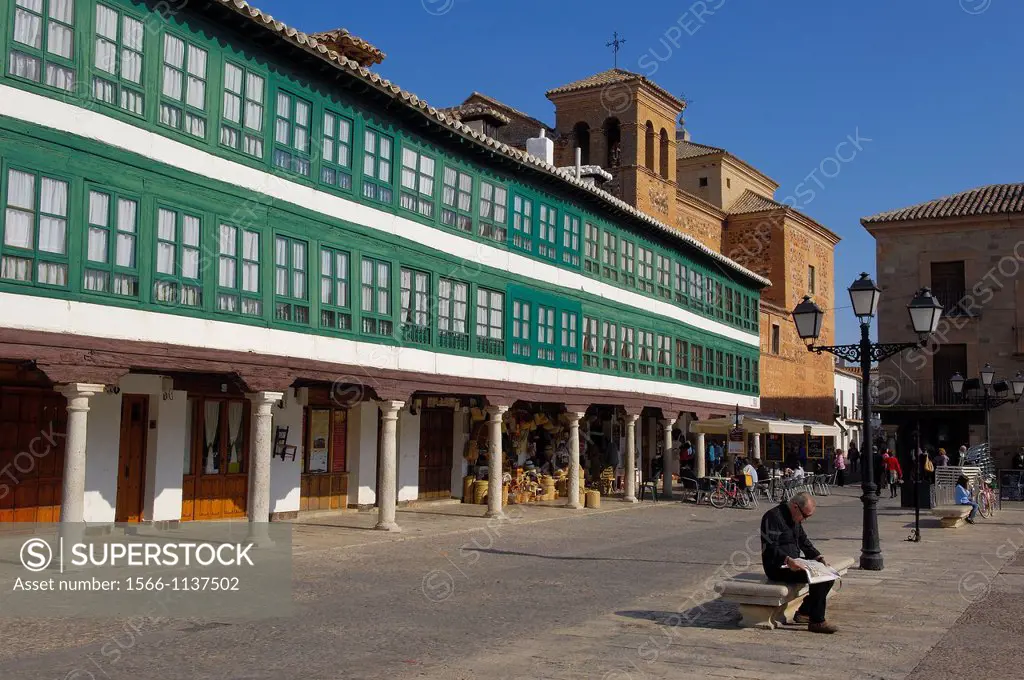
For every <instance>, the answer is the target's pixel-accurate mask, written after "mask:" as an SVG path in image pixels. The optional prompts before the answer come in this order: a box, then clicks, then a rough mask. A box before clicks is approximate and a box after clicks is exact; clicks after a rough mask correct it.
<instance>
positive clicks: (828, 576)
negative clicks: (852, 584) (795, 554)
mask: <svg viewBox="0 0 1024 680" xmlns="http://www.w3.org/2000/svg"><path fill="white" fill-rule="evenodd" d="M793 561H794V562H796V563H797V564H798V565H799V566H800V568H801V569H803V570H804V573H805V574H807V582H808V583H825V582H827V581H838V580H839V579H840V578H842V577H841V575H840V574H839V572H838V571H836V570H835V569H833V568H832V567H829V566H827V565H824V564H822V563H821V562H818V561H817V560H804V559H800V558H795V559H794V560H793ZM782 566H783V568H786V565H782Z"/></svg>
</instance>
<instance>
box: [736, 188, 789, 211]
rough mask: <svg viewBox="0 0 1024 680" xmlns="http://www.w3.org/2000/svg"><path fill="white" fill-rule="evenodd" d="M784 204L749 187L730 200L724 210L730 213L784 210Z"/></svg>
mask: <svg viewBox="0 0 1024 680" xmlns="http://www.w3.org/2000/svg"><path fill="white" fill-rule="evenodd" d="M785 209H786V206H785V205H783V204H782V203H779V202H778V201H773V200H772V199H770V198H766V197H764V196H762V195H761V194H758V193H755V192H753V191H751V190H750V189H747V190H745V191H744V192H743V193H742V194H741V195H740V197H739V198H737V199H736V200H735V201H733V202H732V205H730V206H729V209H728V210H727V211H726V212H728V213H729V214H730V215H738V214H741V213H755V212H767V211H769V210H785Z"/></svg>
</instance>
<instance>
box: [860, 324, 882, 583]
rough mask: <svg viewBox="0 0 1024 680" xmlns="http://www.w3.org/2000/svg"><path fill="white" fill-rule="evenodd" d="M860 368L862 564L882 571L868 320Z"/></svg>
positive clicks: (862, 330)
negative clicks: (862, 419) (862, 508)
mask: <svg viewBox="0 0 1024 680" xmlns="http://www.w3.org/2000/svg"><path fill="white" fill-rule="evenodd" d="M860 370H861V375H862V376H864V379H863V380H862V381H861V387H862V393H861V404H862V405H863V407H864V447H863V448H864V450H865V451H866V452H867V455H866V456H863V458H865V461H864V478H863V479H862V480H861V490H862V491H863V492H864V495H863V496H861V501H862V502H863V503H864V532H863V536H862V539H861V548H860V568H861V569H865V570H868V571H881V570H882V568H883V563H882V548H881V545H880V544H879V540H878V497H877V496H876V495H875V490H876V489H877V488H878V487H877V486H876V485H875V456H874V453H873V452H872V449H871V448H870V447H871V446H872V445H873V443H874V439H873V433H872V431H871V390H870V387H869V383H870V382H871V381H870V377H871V337H870V333H869V328H868V324H866V323H862V324H861V325H860Z"/></svg>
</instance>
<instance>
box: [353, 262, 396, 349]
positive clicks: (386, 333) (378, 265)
mask: <svg viewBox="0 0 1024 680" xmlns="http://www.w3.org/2000/svg"><path fill="white" fill-rule="evenodd" d="M359 284H360V290H361V293H362V294H361V296H360V300H359V311H360V318H361V322H362V332H363V333H364V334H365V335H373V336H378V337H392V336H393V335H394V321H393V318H392V314H391V290H392V282H391V262H389V261H387V260H382V259H378V258H374V257H367V256H365V255H364V256H363V258H362V260H361V263H360V270H359Z"/></svg>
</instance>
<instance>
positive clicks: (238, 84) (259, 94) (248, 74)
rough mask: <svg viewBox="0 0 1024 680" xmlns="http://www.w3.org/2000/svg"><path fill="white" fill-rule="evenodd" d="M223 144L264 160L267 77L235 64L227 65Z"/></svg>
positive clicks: (222, 131)
mask: <svg viewBox="0 0 1024 680" xmlns="http://www.w3.org/2000/svg"><path fill="white" fill-rule="evenodd" d="M223 74H224V80H223V93H224V97H223V102H222V107H221V114H220V145H221V146H223V147H226V148H228V149H233V150H235V151H239V152H241V153H244V154H246V155H248V156H252V157H253V158H260V159H262V158H263V147H264V137H265V135H266V132H265V130H264V128H265V124H264V119H265V118H266V97H267V90H268V88H267V78H266V76H264V75H263V74H261V73H257V72H255V71H253V70H252V69H249V68H246V67H244V66H240V65H238V64H236V63H234V62H232V61H225V62H224V69H223Z"/></svg>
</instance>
